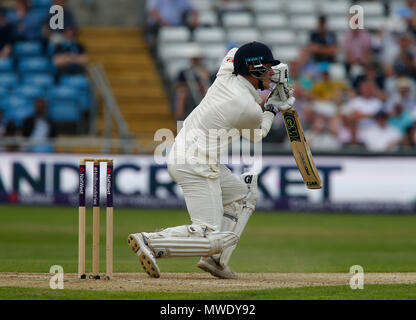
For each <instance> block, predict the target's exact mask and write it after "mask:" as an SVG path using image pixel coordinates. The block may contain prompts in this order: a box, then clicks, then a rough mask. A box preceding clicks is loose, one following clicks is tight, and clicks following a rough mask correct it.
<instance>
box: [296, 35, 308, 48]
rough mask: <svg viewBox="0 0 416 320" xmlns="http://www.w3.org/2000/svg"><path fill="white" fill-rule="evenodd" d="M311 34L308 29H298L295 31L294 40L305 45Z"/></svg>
mask: <svg viewBox="0 0 416 320" xmlns="http://www.w3.org/2000/svg"><path fill="white" fill-rule="evenodd" d="M310 38H311V35H310V33H309V32H308V31H298V32H296V42H297V43H298V44H299V45H301V46H305V45H307V44H308V43H309V40H310Z"/></svg>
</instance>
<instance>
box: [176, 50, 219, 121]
mask: <svg viewBox="0 0 416 320" xmlns="http://www.w3.org/2000/svg"><path fill="white" fill-rule="evenodd" d="M200 54H201V52H200V51H199V50H196V51H195V52H194V54H193V57H192V58H191V66H190V67H189V68H187V69H184V70H181V71H180V72H179V75H178V78H177V80H176V84H175V98H174V107H173V109H174V113H175V117H176V119H177V120H183V119H185V118H186V116H187V115H188V114H189V113H191V112H192V110H193V109H194V108H195V107H196V106H197V105H198V104H199V103H200V102H201V100H202V98H203V97H204V96H205V94H206V92H207V90H208V89H209V87H210V86H211V84H212V82H213V81H214V79H213V76H212V75H211V74H210V72H209V71H208V69H207V68H206V67H205V66H204V65H203V64H202V61H201V58H200Z"/></svg>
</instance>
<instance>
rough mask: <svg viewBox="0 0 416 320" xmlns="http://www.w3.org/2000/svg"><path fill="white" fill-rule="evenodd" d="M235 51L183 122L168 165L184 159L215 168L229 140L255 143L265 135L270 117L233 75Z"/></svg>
mask: <svg viewBox="0 0 416 320" xmlns="http://www.w3.org/2000/svg"><path fill="white" fill-rule="evenodd" d="M237 49H238V48H233V49H231V50H230V51H229V52H228V53H227V55H226V56H225V58H224V59H223V62H222V64H221V67H220V69H219V71H218V73H217V78H216V80H215V81H214V83H213V84H212V85H211V87H210V88H209V90H208V91H207V93H206V95H205V97H204V98H203V100H202V101H201V103H200V104H199V105H198V106H197V107H196V108H195V109H194V110H193V111H192V112H191V113H190V114H189V115H188V117H187V118H186V119H185V121H184V123H183V127H182V129H181V130H180V131H179V133H178V135H177V136H176V138H175V143H174V145H173V148H172V150H171V152H170V154H169V157H168V163H169V162H170V161H172V160H173V161H175V160H178V159H181V160H185V159H186V161H187V163H195V162H197V163H210V164H218V157H219V155H220V154H221V153H223V152H227V151H228V146H229V144H230V143H231V142H232V140H233V139H236V138H238V137H240V135H242V134H243V135H244V136H246V135H245V134H246V133H247V132H251V136H250V139H251V140H253V141H256V142H257V141H260V140H261V139H262V138H264V137H265V136H266V135H267V133H268V132H269V130H270V127H271V125H272V122H273V119H274V114H273V113H271V112H268V111H266V112H263V111H262V109H261V107H260V105H259V104H260V103H261V102H262V99H261V98H260V96H259V94H258V93H257V91H256V89H255V88H254V87H253V85H252V84H251V83H250V82H249V81H247V80H246V79H245V78H244V77H242V76H240V75H238V76H236V75H234V74H233V71H234V65H233V61H234V60H233V59H234V55H235V52H236V51H237ZM244 129H246V130H244ZM254 129H260V130H254ZM207 161H208V162H207ZM170 163H173V162H170Z"/></svg>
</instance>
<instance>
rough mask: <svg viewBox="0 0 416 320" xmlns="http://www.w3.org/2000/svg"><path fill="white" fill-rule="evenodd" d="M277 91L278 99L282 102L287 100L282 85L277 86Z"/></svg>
mask: <svg viewBox="0 0 416 320" xmlns="http://www.w3.org/2000/svg"><path fill="white" fill-rule="evenodd" d="M277 90H278V91H279V96H280V99H282V101H285V100H287V96H286V93H285V90H284V89H283V85H282V84H277Z"/></svg>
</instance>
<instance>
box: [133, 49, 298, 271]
mask: <svg viewBox="0 0 416 320" xmlns="http://www.w3.org/2000/svg"><path fill="white" fill-rule="evenodd" d="M280 66H282V68H280ZM285 66H286V65H284V64H280V61H278V60H275V59H274V58H273V54H272V52H271V50H270V49H269V48H268V47H267V46H266V45H264V44H262V43H259V42H250V43H247V44H245V45H243V46H241V47H240V48H233V49H231V50H230V51H229V52H228V53H227V55H226V56H225V58H224V59H223V61H222V64H221V67H220V69H219V71H218V73H217V77H216V80H215V82H214V83H213V84H212V85H211V87H210V88H209V90H208V91H207V94H206V95H205V97H204V99H203V100H202V101H201V103H200V104H199V105H198V106H197V107H196V108H195V109H194V110H193V111H192V113H191V114H190V115H189V116H188V117H187V118H186V119H185V121H184V123H183V128H182V129H181V130H180V131H179V133H178V135H177V136H176V138H175V143H174V144H173V146H172V148H171V150H170V152H169V155H168V157H167V163H168V171H169V174H170V176H171V178H172V179H173V180H174V181H175V182H176V183H177V184H178V185H179V186H180V187H181V188H182V190H183V194H184V198H185V202H186V206H187V210H188V213H189V216H190V220H191V222H192V223H191V224H189V225H182V226H178V227H171V228H166V229H161V230H160V231H157V232H140V233H133V234H130V235H129V237H128V244H129V246H130V247H131V249H132V250H133V251H134V252H135V253H136V254H137V256H138V257H139V260H140V263H141V265H142V267H143V269H144V271H145V272H146V273H147V274H148V275H149V276H151V277H154V278H159V277H160V270H159V267H158V265H157V263H156V260H157V259H159V258H165V257H192V256H200V257H201V259H200V260H199V262H198V267H199V268H201V269H202V270H204V271H207V272H209V273H211V274H212V275H213V276H215V277H218V278H224V279H234V278H236V277H237V276H236V274H235V273H234V272H233V271H231V269H230V267H229V265H228V263H229V260H230V257H231V254H232V252H233V250H234V249H235V247H236V245H237V242H238V240H239V238H240V236H241V234H242V232H243V230H244V228H245V226H246V223H247V221H248V219H249V217H250V216H251V214H252V213H253V211H254V209H255V206H256V202H257V199H258V193H257V175H256V174H255V173H244V174H243V175H242V176H241V177H237V176H235V175H233V174H232V173H231V171H230V170H229V169H228V168H227V167H226V165H225V164H222V163H220V161H219V158H220V157H219V155H220V154H221V153H222V152H227V151H228V146H229V144H230V143H231V140H232V139H226V140H225V142H224V141H223V142H222V143H221V142H220V143H218V139H212V137H210V132H212V130H226V131H227V132H237V133H238V138H239V137H240V135H241V134H242V131H243V130H244V129H248V130H250V131H249V132H250V133H251V134H250V139H251V140H253V141H256V142H257V141H260V140H261V139H262V138H264V137H266V135H267V134H268V132H269V130H270V128H271V125H272V122H273V119H274V117H275V116H276V114H277V113H278V112H279V111H285V110H288V109H290V108H291V107H292V105H293V103H294V101H295V98H294V97H293V89H292V88H290V87H289V86H287V85H284V88H283V89H284V92H285V95H282V94H280V95H279V92H278V90H276V88H277V87H278V86H279V85H280V84H278V85H276V87H275V89H273V90H272V91H271V93H270V95H269V96H268V97H267V98H265V99H264V100H263V99H262V98H260V95H259V93H258V89H260V90H265V89H269V88H271V83H272V81H273V82H278V81H274V79H276V78H277V77H282V76H286V77H287V66H286V67H285ZM285 68H286V69H285ZM283 70H284V73H285V74H286V75H283V74H282V72H283ZM280 89H281V90H282V88H280ZM264 105H265V107H263V106H264ZM255 129H258V130H255Z"/></svg>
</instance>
